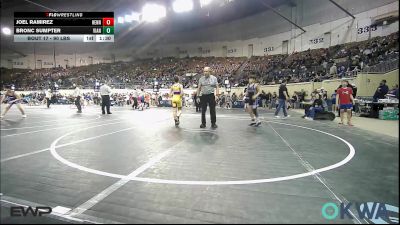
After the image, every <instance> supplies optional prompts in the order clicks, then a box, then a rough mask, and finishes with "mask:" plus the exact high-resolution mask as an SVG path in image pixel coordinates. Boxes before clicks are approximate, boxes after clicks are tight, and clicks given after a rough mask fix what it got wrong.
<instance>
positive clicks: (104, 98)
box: [100, 83, 112, 115]
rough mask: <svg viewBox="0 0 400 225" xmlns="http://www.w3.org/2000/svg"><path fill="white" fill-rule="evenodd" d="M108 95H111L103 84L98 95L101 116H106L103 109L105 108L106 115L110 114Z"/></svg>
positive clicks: (109, 89) (109, 90) (108, 88)
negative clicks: (99, 96) (99, 97)
mask: <svg viewBox="0 0 400 225" xmlns="http://www.w3.org/2000/svg"><path fill="white" fill-rule="evenodd" d="M110 94H111V88H110V87H109V86H108V85H107V84H106V83H104V84H103V85H101V87H100V95H101V112H102V114H103V115H104V114H106V111H105V108H107V114H112V113H111V112H110V105H111V102H110Z"/></svg>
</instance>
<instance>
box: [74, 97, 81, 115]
mask: <svg viewBox="0 0 400 225" xmlns="http://www.w3.org/2000/svg"><path fill="white" fill-rule="evenodd" d="M75 105H76V108H78V112H82V106H81V96H78V97H76V99H75Z"/></svg>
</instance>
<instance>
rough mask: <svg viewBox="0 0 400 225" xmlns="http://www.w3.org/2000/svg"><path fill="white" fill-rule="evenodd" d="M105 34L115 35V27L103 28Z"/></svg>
mask: <svg viewBox="0 0 400 225" xmlns="http://www.w3.org/2000/svg"><path fill="white" fill-rule="evenodd" d="M103 34H114V27H103Z"/></svg>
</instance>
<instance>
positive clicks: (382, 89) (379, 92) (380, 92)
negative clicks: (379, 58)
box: [373, 80, 389, 102]
mask: <svg viewBox="0 0 400 225" xmlns="http://www.w3.org/2000/svg"><path fill="white" fill-rule="evenodd" d="M388 92H389V87H388V86H387V85H386V80H382V81H381V83H380V84H379V87H378V88H377V89H376V91H375V94H374V97H373V98H374V102H378V100H379V99H384V98H385V95H386V94H387V93H388Z"/></svg>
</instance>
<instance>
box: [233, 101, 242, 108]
mask: <svg viewBox="0 0 400 225" xmlns="http://www.w3.org/2000/svg"><path fill="white" fill-rule="evenodd" d="M232 108H244V102H243V101H242V100H238V101H234V102H233V104H232Z"/></svg>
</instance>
